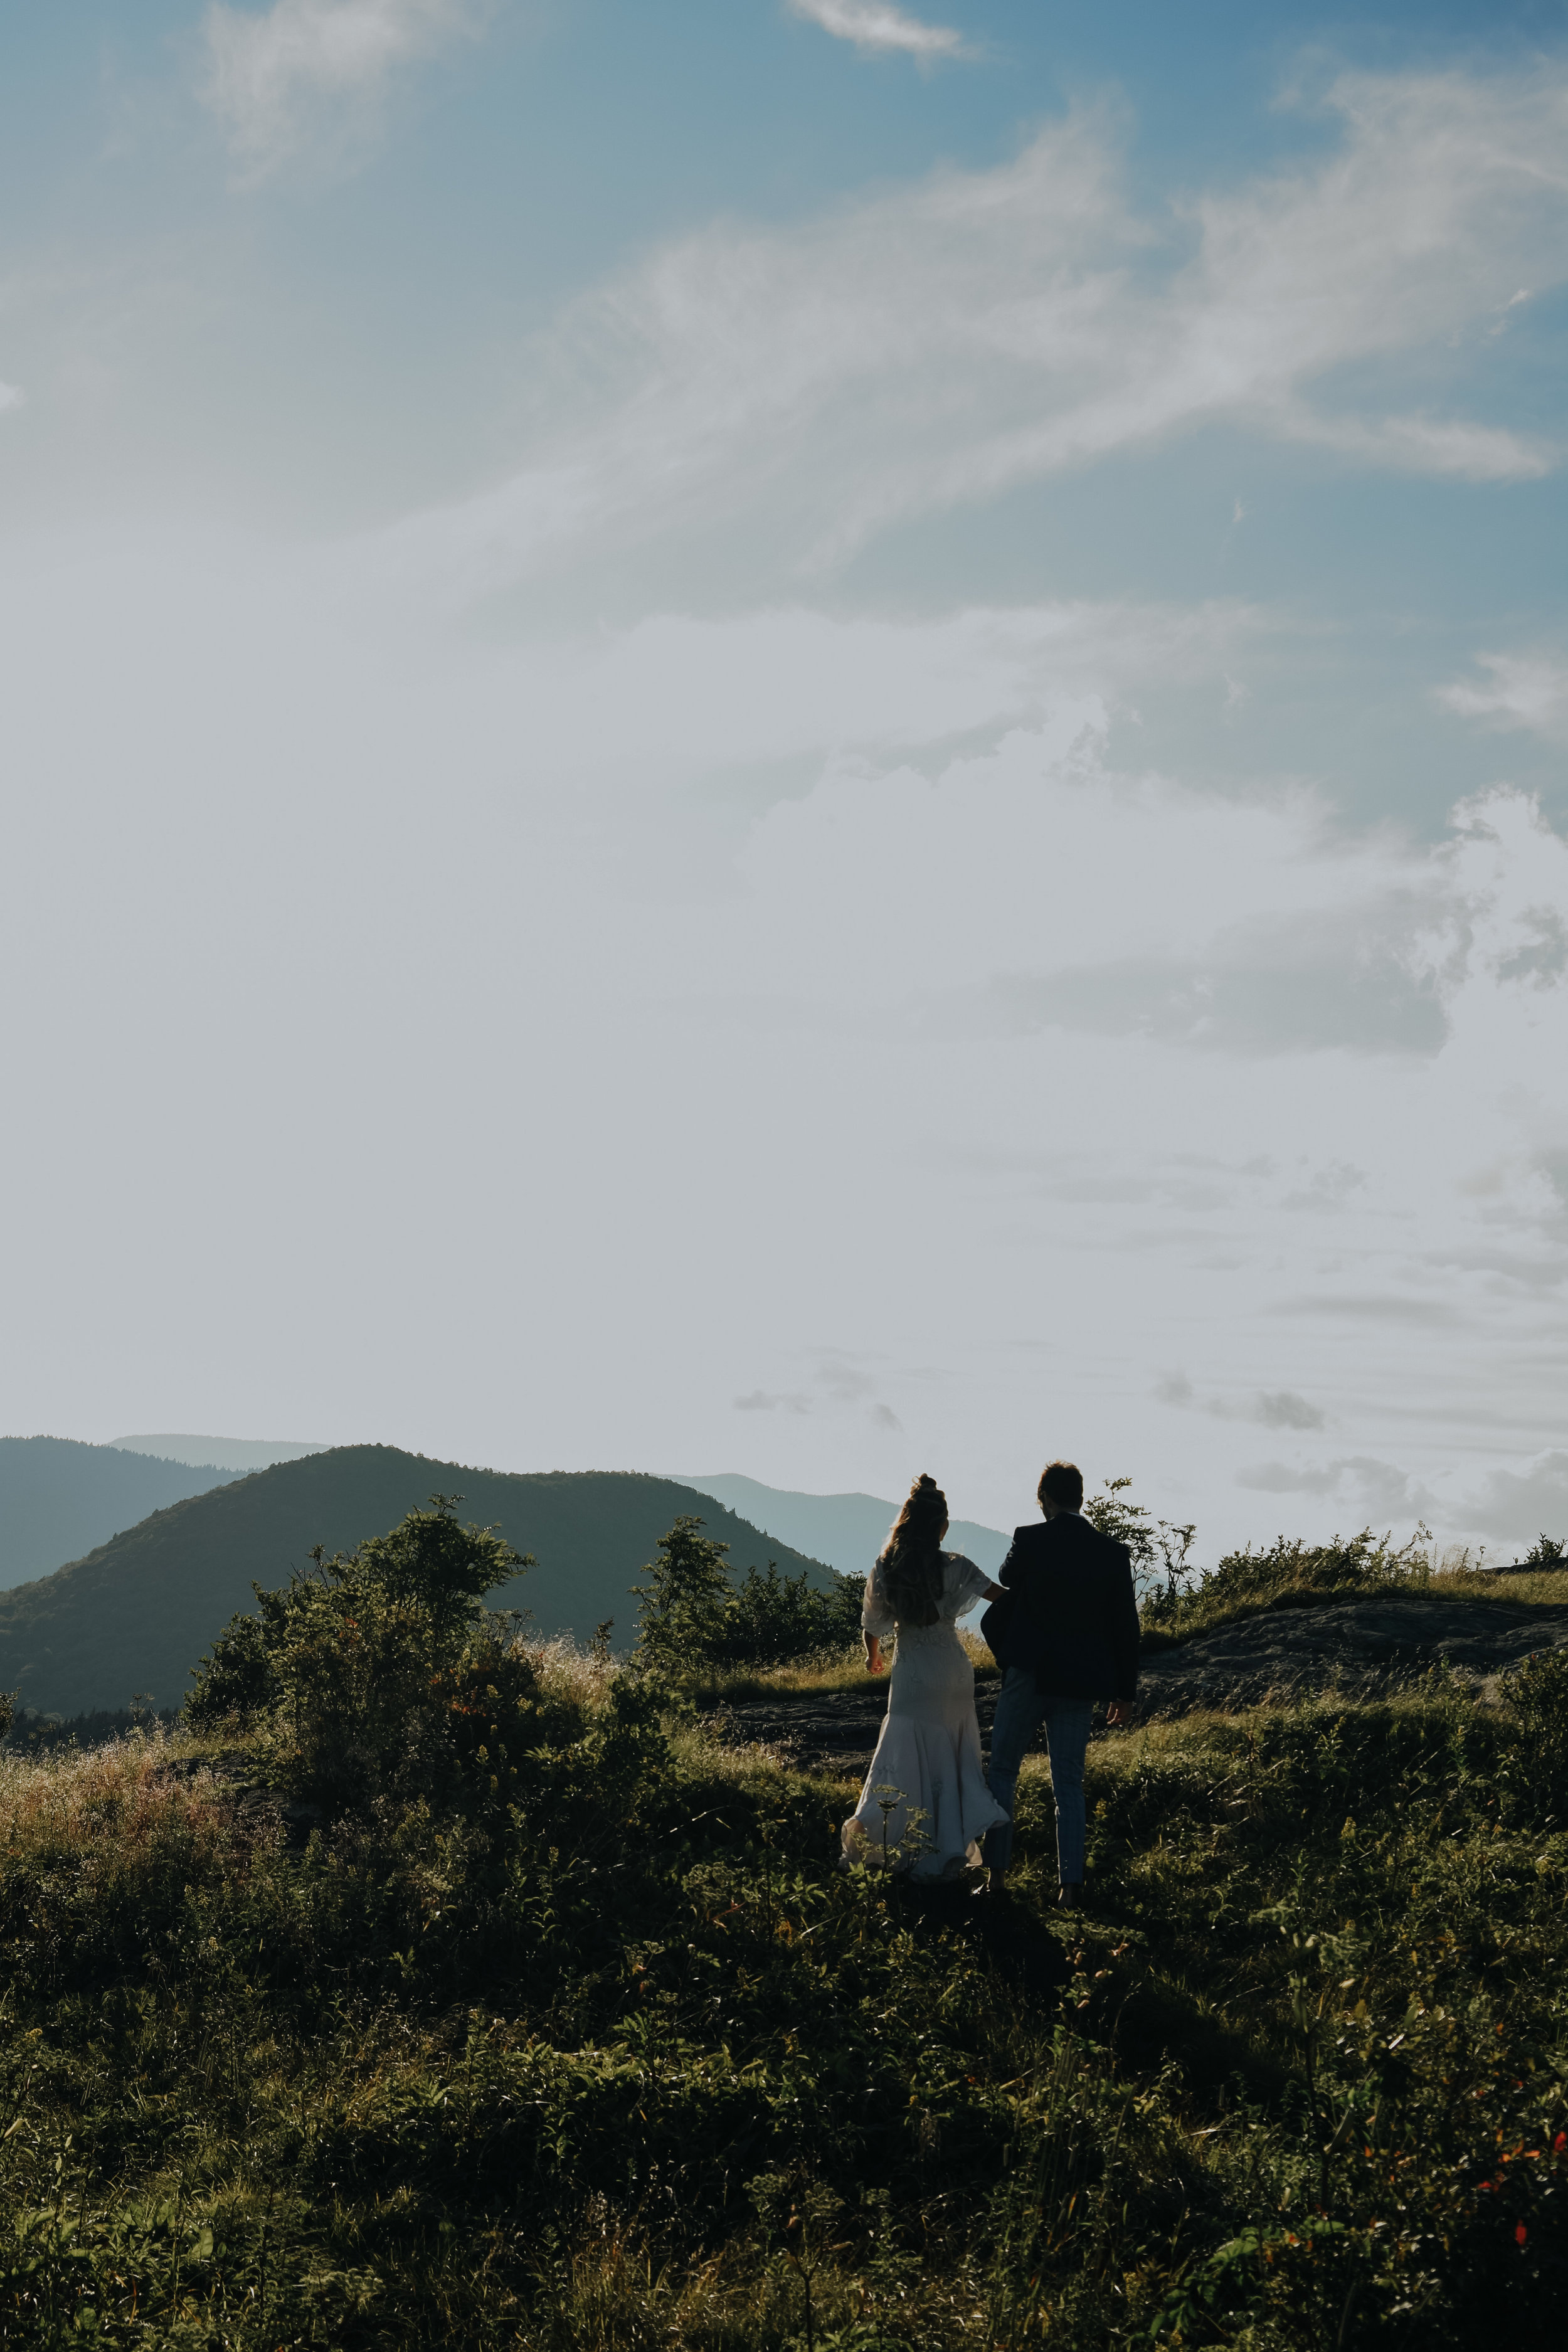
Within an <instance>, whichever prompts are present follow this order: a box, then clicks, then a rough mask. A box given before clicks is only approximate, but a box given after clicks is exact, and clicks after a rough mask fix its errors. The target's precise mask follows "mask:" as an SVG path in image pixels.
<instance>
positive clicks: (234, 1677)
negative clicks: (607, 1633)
mask: <svg viewBox="0 0 1568 2352" xmlns="http://www.w3.org/2000/svg"><path fill="white" fill-rule="evenodd" d="M311 1559H312V1561H313V1569H312V1570H311V1571H310V1572H308V1573H306V1574H303V1575H296V1576H294V1577H293V1578H292V1579H291V1580H290V1581H289V1583H288V1584H287V1585H285V1586H283V1587H282V1588H281V1589H280V1590H279V1591H271V1592H264V1591H261V1589H260V1588H259V1587H258V1588H257V1600H258V1603H259V1605H260V1614H259V1616H258V1617H237V1618H235V1619H233V1620H232V1621H231V1622H230V1624H229V1625H228V1627H227V1628H226V1631H225V1632H224V1633H221V1634H220V1635H219V1636H218V1639H217V1641H216V1643H214V1645H213V1649H212V1652H211V1654H210V1656H208V1657H207V1658H206V1659H205V1660H204V1661H203V1663H202V1664H201V1665H200V1666H199V1667H198V1668H197V1669H196V1675H195V1689H194V1690H193V1691H192V1693H191V1695H190V1696H189V1698H188V1699H187V1701H186V1715H187V1717H188V1719H189V1721H190V1723H191V1724H192V1726H193V1727H195V1728H198V1729H211V1728H212V1727H215V1726H216V1725H217V1724H220V1723H222V1722H225V1721H227V1720H230V1719H238V1720H244V1719H247V1718H248V1719H251V1720H256V1719H258V1718H262V1717H265V1718H266V1719H267V1726H268V1732H267V1744H268V1748H269V1750H270V1752H271V1754H272V1757H273V1760H274V1761H275V1762H276V1763H277V1764H278V1765H279V1767H280V1768H281V1769H282V1771H283V1773H284V1776H285V1778H286V1780H288V1782H289V1785H290V1786H291V1787H293V1788H294V1789H295V1790H297V1791H299V1792H300V1793H301V1794H309V1795H316V1796H321V1797H324V1798H326V1799H329V1800H331V1801H363V1800H364V1799H365V1798H367V1797H369V1796H371V1795H373V1794H374V1793H375V1792H376V1791H378V1790H385V1789H395V1788H398V1787H402V1786H405V1785H412V1784H413V1783H414V1782H416V1781H428V1780H430V1779H431V1778H432V1776H433V1775H435V1776H437V1777H438V1774H439V1762H438V1756H439V1752H440V1751H441V1749H442V1747H443V1735H448V1737H447V1741H446V1745H447V1747H449V1746H450V1739H449V1734H450V1731H451V1727H452V1718H453V1716H454V1712H455V1711H456V1713H457V1714H458V1716H459V1717H460V1715H461V1711H462V1710H461V1706H460V1702H459V1699H458V1696H457V1695H456V1694H457V1693H458V1691H459V1690H460V1689H462V1688H466V1687H467V1684H466V1683H465V1681H464V1675H463V1672H462V1669H461V1661H462V1660H463V1658H464V1656H465V1654H466V1652H467V1651H468V1647H469V1645H470V1643H473V1642H474V1641H475V1640H476V1639H479V1641H480V1642H481V1644H482V1646H483V1647H484V1654H485V1657H486V1659H487V1660H488V1661H489V1667H490V1669H491V1670H493V1671H495V1672H498V1673H501V1674H502V1675H503V1676H505V1677H507V1678H509V1682H510V1685H518V1686H519V1688H518V1689H516V1690H513V1691H512V1693H511V1698H512V1701H513V1703H516V1700H517V1698H518V1697H519V1696H520V1695H521V1684H522V1683H525V1682H526V1680H527V1668H526V1665H525V1664H523V1663H522V1662H521V1661H520V1662H516V1663H513V1664H505V1663H504V1661H503V1656H502V1647H501V1645H500V1643H497V1641H496V1639H495V1637H494V1635H493V1634H491V1633H482V1631H481V1621H482V1616H483V1612H482V1611H481V1609H480V1606H479V1603H480V1601H481V1600H482V1598H483V1596H484V1594H485V1593H487V1592H490V1591H494V1590H495V1588H496V1586H497V1585H500V1584H504V1583H505V1582H507V1580H509V1579H510V1577H512V1576H514V1575H515V1574H516V1573H517V1571H518V1570H520V1569H523V1568H528V1567H531V1565H532V1562H531V1560H529V1559H525V1558H524V1557H523V1555H522V1554H521V1553H520V1552H517V1551H514V1550H513V1549H512V1547H511V1546H510V1544H509V1543H507V1542H505V1541H504V1540H503V1538H501V1537H500V1536H498V1535H495V1534H493V1533H491V1532H490V1531H489V1530H488V1529H486V1528H472V1527H470V1528H465V1527H463V1526H462V1525H461V1524H460V1522H459V1521H458V1516H457V1501H456V1498H454V1497H451V1496H445V1495H435V1496H432V1497H431V1501H430V1508H429V1509H428V1510H426V1511H410V1512H409V1513H408V1515H407V1517H405V1519H404V1520H403V1521H402V1523H401V1524H400V1525H399V1526H398V1527H396V1528H394V1529H393V1530H392V1532H391V1534H390V1535H385V1536H375V1537H372V1538H369V1539H368V1540H367V1541H366V1542H364V1543H362V1544H361V1545H360V1546H359V1547H358V1548H357V1549H355V1550H353V1551H352V1552H339V1553H335V1554H334V1555H333V1556H332V1558H331V1559H328V1558H326V1556H325V1554H324V1551H323V1550H322V1549H321V1547H318V1548H317V1549H316V1550H315V1551H314V1552H313V1553H312V1554H311ZM468 1680H469V1681H470V1682H471V1675H470V1676H469V1677H468Z"/></svg>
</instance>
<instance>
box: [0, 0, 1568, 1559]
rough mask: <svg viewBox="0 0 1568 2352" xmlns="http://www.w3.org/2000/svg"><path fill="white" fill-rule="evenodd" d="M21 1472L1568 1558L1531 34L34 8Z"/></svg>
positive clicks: (1558, 825)
mask: <svg viewBox="0 0 1568 2352" xmlns="http://www.w3.org/2000/svg"><path fill="white" fill-rule="evenodd" d="M0 34H3V37H4V41H5V58H6V66H7V70H6V73H5V76H4V78H3V80H0V220H3V222H4V227H3V229H0V240H3V241H0V383H3V384H4V386H5V391H4V392H3V393H0V403H3V406H0V499H3V500H4V506H3V509H0V511H3V512H4V515H5V522H4V525H3V526H0V626H3V628H4V632H5V636H4V642H5V646H6V647H7V671H8V683H7V688H6V692H5V697H4V698H3V705H0V759H3V761H4V772H5V778H6V788H5V813H4V816H3V818H0V824H3V825H4V829H5V847H6V865H7V871H8V873H9V874H10V875H11V876H12V877H15V878H14V879H13V883H12V889H11V909H10V920H9V922H8V925H7V927H6V935H5V941H4V944H3V946H0V954H4V956H5V961H6V986H7V992H8V1002H9V1003H10V1004H11V1005H12V1006H13V1008H14V1017H13V1019H12V1020H11V1021H10V1022H9V1023H8V1024H7V1035H6V1043H5V1047H4V1049H3V1050H4V1052H5V1057H6V1065H7V1066H6V1069H5V1083H6V1087H7V1099H8V1100H9V1101H10V1102H11V1103H12V1104H13V1105H14V1106H15V1107H16V1127H17V1131H18V1132H19V1133H23V1134H25V1135H26V1137H27V1138H28V1149H27V1150H26V1152H25V1153H23V1154H20V1155H17V1156H16V1157H15V1158H14V1159H13V1160H12V1162H11V1165H10V1166H9V1168H8V1170H7V1174H6V1179H5V1181H6V1185H7V1191H8V1194H9V1199H8V1218H9V1223H10V1225H11V1229H12V1231H13V1233H14V1234H16V1236H17V1237H18V1239H17V1243H16V1249H15V1251H14V1253H13V1255H12V1261H11V1265H10V1267H9V1270H8V1272H7V1274H6V1276H5V1310H6V1317H7V1323H8V1328H10V1329H11V1331H12V1332H13V1334H14V1335H15V1336H14V1345H13V1349H12V1350H11V1351H10V1356H9V1363H8V1365H7V1367H6V1368H5V1371H4V1373H3V1375H0V1378H3V1379H4V1382H5V1399H4V1414H3V1416H0V1417H3V1418H4V1419H5V1424H6V1425H7V1426H8V1427H11V1428H14V1429H16V1430H19V1431H29V1430H32V1429H36V1428H47V1429H50V1430H54V1431H56V1432H58V1433H62V1434H71V1435H82V1436H95V1435H98V1436H107V1435H111V1434H112V1433H114V1432H115V1431H117V1430H119V1429H121V1428H122V1427H125V1426H138V1427H143V1426H144V1427H171V1428H179V1427H185V1426H192V1427H203V1428H233V1429H236V1430H246V1429H256V1430H258V1431H265V1430H266V1429H268V1428H273V1427H285V1426H287V1427H299V1428H308V1429H310V1431H312V1432H313V1433H315V1434H316V1435H318V1436H320V1437H322V1438H326V1439H351V1438H361V1437H366V1436H382V1437H386V1438H388V1439H392V1440H395V1441H396V1442H398V1443H402V1444H416V1445H419V1446H422V1447H424V1448H425V1450H426V1451H430V1452H433V1453H440V1454H455V1455H457V1456H458V1458H472V1459H481V1460H485V1461H489V1462H492V1463H495V1464H497V1465H500V1466H503V1467H517V1468H537V1467H548V1466H583V1465H589V1464H600V1465H604V1464H614V1465H631V1466H643V1467H648V1468H660V1467H664V1466H666V1465H668V1464H670V1463H672V1462H673V1463H677V1464H682V1465H691V1464H693V1463H700V1464H704V1465H707V1466H708V1467H709V1468H710V1469H712V1470H715V1471H717V1470H721V1469H732V1470H738V1471H742V1472H744V1473H747V1474H749V1475H754V1476H757V1477H759V1478H762V1479H763V1480H765V1481H767V1482H769V1483H771V1484H773V1485H777V1486H803V1487H814V1488H821V1489H832V1488H842V1487H847V1486H859V1487H868V1488H871V1489H873V1490H876V1491H881V1492H892V1491H894V1490H895V1489H896V1488H897V1487H898V1486H900V1484H901V1483H902V1482H903V1481H904V1480H905V1479H907V1478H908V1477H910V1476H912V1475H914V1473H915V1471H917V1470H919V1469H921V1468H931V1469H934V1470H935V1471H937V1473H938V1474H939V1475H942V1476H943V1477H944V1478H945V1479H946V1480H947V1482H948V1484H949V1487H950V1491H951V1492H952V1496H953V1498H954V1507H955V1508H957V1509H959V1510H960V1511H961V1512H963V1514H965V1515H967V1516H970V1517H979V1518H983V1519H987V1520H990V1521H993V1522H998V1521H1005V1520H1006V1519H1007V1518H1008V1517H1009V1516H1013V1517H1016V1516H1018V1515H1019V1514H1020V1513H1021V1512H1022V1510H1023V1509H1024V1508H1025V1507H1026V1501H1027V1496H1028V1495H1029V1493H1030V1492H1031V1490H1032V1485H1033V1479H1034V1476H1035V1475H1036V1474H1037V1467H1038V1464H1037V1458H1036V1457H1037V1456H1038V1455H1040V1454H1041V1453H1042V1449H1044V1450H1045V1451H1047V1452H1057V1451H1061V1450H1067V1451H1071V1452H1075V1453H1077V1454H1079V1456H1080V1457H1081V1458H1082V1459H1083V1461H1084V1464H1085V1467H1086V1469H1087V1470H1088V1471H1089V1474H1090V1475H1091V1477H1092V1476H1094V1475H1114V1474H1116V1473H1118V1472H1121V1471H1123V1470H1126V1471H1130V1472H1131V1473H1132V1474H1133V1475H1135V1477H1136V1478H1137V1480H1138V1484H1139V1490H1140V1491H1141V1492H1143V1493H1145V1494H1146V1496H1147V1497H1148V1499H1149V1500H1151V1501H1152V1503H1154V1504H1155V1505H1156V1506H1157V1507H1162V1508H1167V1509H1168V1510H1169V1511H1170V1512H1171V1513H1172V1514H1173V1515H1174V1516H1177V1517H1195V1518H1196V1519H1197V1520H1198V1522H1199V1526H1200V1549H1203V1548H1204V1545H1205V1543H1207V1544H1208V1546H1209V1548H1210V1549H1211V1551H1212V1549H1213V1548H1214V1547H1215V1546H1217V1545H1218V1544H1220V1543H1227V1542H1231V1541H1235V1540H1238V1539H1241V1538H1245V1537H1247V1536H1249V1535H1267V1534H1270V1533H1272V1532H1273V1531H1274V1529H1275V1527H1276V1526H1277V1525H1287V1526H1289V1527H1291V1528H1302V1529H1303V1530H1315V1531H1321V1532H1328V1531H1329V1529H1330V1528H1331V1527H1333V1526H1335V1525H1340V1526H1348V1525H1349V1524H1351V1523H1352V1521H1353V1522H1356V1523H1359V1522H1360V1520H1361V1519H1362V1518H1363V1517H1373V1518H1375V1519H1377V1520H1378V1521H1379V1523H1380V1524H1391V1525H1394V1526H1396V1527H1397V1528H1400V1530H1401V1531H1402V1532H1407V1531H1408V1530H1409V1529H1410V1528H1413V1527H1414V1526H1415V1524H1416V1522H1417V1520H1418V1519H1422V1518H1424V1519H1425V1520H1426V1523H1427V1524H1428V1525H1429V1526H1430V1527H1431V1528H1433V1529H1434V1531H1435V1534H1436V1538H1437V1539H1438V1540H1439V1542H1448V1541H1455V1542H1458V1541H1467V1540H1468V1541H1471V1542H1475V1541H1481V1540H1484V1541H1486V1542H1487V1543H1489V1545H1491V1546H1492V1548H1493V1549H1494V1550H1496V1549H1498V1548H1502V1549H1508V1548H1509V1547H1510V1545H1511V1544H1514V1543H1517V1542H1520V1541H1521V1540H1524V1539H1527V1538H1529V1537H1530V1536H1531V1535H1532V1534H1533V1533H1534V1532H1535V1531H1536V1529H1537V1528H1538V1527H1539V1526H1542V1525H1544V1526H1549V1527H1550V1526H1552V1525H1553V1524H1554V1520H1553V1515H1554V1514H1555V1520H1556V1521H1558V1522H1561V1523H1562V1524H1561V1525H1560V1526H1559V1527H1558V1528H1557V1531H1558V1532H1559V1533H1562V1532H1564V1531H1568V1431H1565V1429H1564V1426H1563V1421H1564V1415H1563V1406H1564V1400H1565V1388H1568V1382H1565V1374H1568V1329H1565V1327H1564V1318H1563V1297H1564V1286H1565V1285H1568V1108H1565V1106H1564V1102H1563V1080H1562V1070H1563V1066H1564V1060H1563V1049H1564V1047H1565V1046H1568V1016H1565V1012H1564V1007H1565V1004H1568V845H1565V840H1564V828H1565V827H1568V789H1565V785H1568V776H1565V754H1568V626H1565V623H1564V616H1563V558H1562V553H1561V551H1562V548H1563V544H1564V541H1565V530H1564V525H1565V522H1568V516H1565V513H1564V497H1563V457H1564V451H1565V448H1568V439H1565V434H1564V416H1563V380H1564V360H1565V357H1568V12H1565V10H1564V8H1563V6H1562V5H1553V6H1544V5H1531V6H1527V7H1516V8H1508V7H1497V6H1491V7H1488V8H1487V9H1485V10H1482V9H1479V8H1476V7H1468V6H1467V7H1453V6H1450V7H1442V6H1436V7H1433V6H1426V7H1422V8H1419V9H1417V8H1415V7H1408V8H1406V7H1398V8H1386V9H1383V10H1380V11H1377V12H1375V13H1372V12H1365V11H1357V12H1355V14H1354V15H1353V16H1335V15H1331V14H1327V13H1314V12H1312V11H1310V10H1305V9H1296V8H1291V9H1286V8H1275V9H1268V8H1258V7H1256V6H1255V7H1250V8H1242V7H1240V6H1236V7H1230V6H1225V7H1220V6H1215V7H1209V8H1202V7H1194V8H1188V9H1184V10H1174V9H1172V8H1170V7H1169V6H1168V5H1166V6H1155V5H1148V6H1129V7H1125V8H1116V9H1109V10H1108V9H1104V8H1100V9H1089V8H1087V7H1077V6H1066V5H1062V6H1049V5H1023V0H964V5H960V6H954V7H951V8H945V9H944V8H941V7H938V6H936V5H930V6H927V5H923V0H922V5H920V6H914V5H910V6H908V7H905V6H903V5H894V0H660V5H650V0H644V5H640V6H637V7H633V6H630V5H624V6H623V5H612V4H611V0H582V5H569V0H540V5H531V0H273V5H268V6H260V5H255V6H245V7H241V6H237V5H183V0H157V5H141V6H139V7H137V8H136V9H134V10H132V9H128V8H126V7H125V6H124V5H120V0H115V5H109V0H102V5H100V0H81V4H80V5H76V6H73V8H72V9H70V10H68V11H66V10H49V11H40V10H37V9H36V8H27V9H24V8H22V7H20V6H12V5H6V6H4V7H0Z"/></svg>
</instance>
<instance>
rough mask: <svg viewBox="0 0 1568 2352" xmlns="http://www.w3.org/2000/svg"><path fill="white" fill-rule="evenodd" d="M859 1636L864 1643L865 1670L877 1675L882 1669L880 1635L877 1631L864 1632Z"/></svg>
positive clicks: (869, 1673)
mask: <svg viewBox="0 0 1568 2352" xmlns="http://www.w3.org/2000/svg"><path fill="white" fill-rule="evenodd" d="M861 1638H862V1640H863V1641H864V1642H865V1644H866V1672H867V1673H868V1675H879V1674H880V1673H881V1671H882V1643H881V1637H880V1635H879V1634H877V1633H866V1634H863V1635H862V1637H861Z"/></svg>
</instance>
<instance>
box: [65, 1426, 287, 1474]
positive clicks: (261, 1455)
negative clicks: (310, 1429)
mask: <svg viewBox="0 0 1568 2352" xmlns="http://www.w3.org/2000/svg"><path fill="white" fill-rule="evenodd" d="M110 1443H111V1444H115V1445H117V1446H119V1448H120V1450H121V1453H122V1454H158V1455H160V1456H161V1457H162V1459H163V1461H165V1462H216V1463H218V1464H220V1465H221V1466H222V1467H223V1468H224V1469H225V1470H233V1471H242V1470H269V1469H270V1468H271V1467H272V1465H273V1464H274V1463H275V1462H298V1461H299V1460H300V1456H301V1454H324V1453H325V1452H326V1451H327V1449H326V1447H325V1446H324V1445H314V1444H301V1443H300V1441H299V1440H297V1439H294V1438H281V1437H280V1438H271V1437H187V1436H184V1435H177V1434H171V1435H168V1436H163V1437H116V1438H114V1439H112V1440H111V1441H110Z"/></svg>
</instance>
